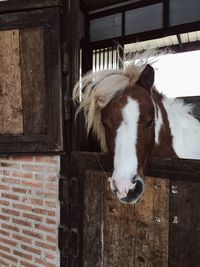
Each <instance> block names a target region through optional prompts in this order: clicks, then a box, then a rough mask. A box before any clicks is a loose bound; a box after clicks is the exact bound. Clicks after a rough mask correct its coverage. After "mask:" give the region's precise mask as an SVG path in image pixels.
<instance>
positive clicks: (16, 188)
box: [12, 187, 32, 194]
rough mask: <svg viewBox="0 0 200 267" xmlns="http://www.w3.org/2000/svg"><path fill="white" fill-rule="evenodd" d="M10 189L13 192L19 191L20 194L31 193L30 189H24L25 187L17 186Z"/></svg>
mask: <svg viewBox="0 0 200 267" xmlns="http://www.w3.org/2000/svg"><path fill="white" fill-rule="evenodd" d="M12 191H13V192H15V193H21V194H27V193H28V194H31V192H32V191H31V189H25V188H19V187H12Z"/></svg>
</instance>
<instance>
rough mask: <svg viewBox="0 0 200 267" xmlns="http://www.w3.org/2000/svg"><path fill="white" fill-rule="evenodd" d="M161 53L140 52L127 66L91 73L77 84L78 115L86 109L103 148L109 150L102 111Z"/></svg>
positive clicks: (90, 125) (74, 99)
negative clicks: (102, 121) (102, 120)
mask: <svg viewBox="0 0 200 267" xmlns="http://www.w3.org/2000/svg"><path fill="white" fill-rule="evenodd" d="M162 54H163V53H162ZM158 55H160V53H159V54H158V52H157V51H156V50H153V51H152V50H151V51H146V52H144V53H142V54H136V55H134V57H133V58H132V59H131V60H130V59H129V61H128V63H127V64H124V68H123V69H118V70H101V71H98V72H89V73H87V74H86V75H85V76H84V77H83V78H82V80H81V81H79V82H77V83H76V85H75V87H74V89H73V101H74V102H79V106H78V109H77V111H76V116H77V114H78V113H79V112H80V111H81V110H83V111H84V115H85V121H86V128H87V133H89V131H90V129H91V128H92V130H93V133H94V135H95V136H96V137H97V139H98V140H99V142H100V145H101V149H102V151H107V145H106V140H105V132H104V127H103V125H102V123H101V110H102V109H103V108H104V107H105V106H106V105H107V104H108V103H109V102H110V101H111V100H112V99H113V98H114V97H115V96H116V95H119V94H122V93H123V91H124V90H125V89H126V88H127V87H128V86H134V84H135V83H136V82H137V80H138V78H139V76H140V73H141V72H142V70H143V69H144V67H145V66H146V64H147V63H149V61H151V60H150V58H151V59H152V57H155V56H158Z"/></svg>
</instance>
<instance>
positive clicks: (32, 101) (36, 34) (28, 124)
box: [20, 27, 46, 135]
mask: <svg viewBox="0 0 200 267" xmlns="http://www.w3.org/2000/svg"><path fill="white" fill-rule="evenodd" d="M20 54H21V77H22V96H23V117H24V133H25V134H33V135H34V134H44V133H45V132H46V119H45V118H46V111H45V103H46V101H45V77H44V76H45V75H44V44H43V30H42V28H39V27H38V28H30V29H22V30H20Z"/></svg>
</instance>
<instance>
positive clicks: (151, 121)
mask: <svg viewBox="0 0 200 267" xmlns="http://www.w3.org/2000/svg"><path fill="white" fill-rule="evenodd" d="M153 122H154V119H153V118H152V119H151V120H149V121H148V122H147V124H146V127H147V128H149V127H151V126H152V125H153Z"/></svg>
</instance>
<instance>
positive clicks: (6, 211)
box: [2, 208, 20, 216]
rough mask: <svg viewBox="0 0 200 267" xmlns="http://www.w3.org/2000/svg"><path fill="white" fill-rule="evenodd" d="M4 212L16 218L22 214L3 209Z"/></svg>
mask: <svg viewBox="0 0 200 267" xmlns="http://www.w3.org/2000/svg"><path fill="white" fill-rule="evenodd" d="M2 211H3V213H5V214H10V215H14V216H19V215H20V212H19V211H16V210H11V209H5V208H2Z"/></svg>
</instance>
